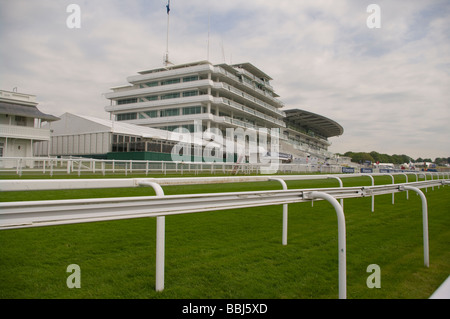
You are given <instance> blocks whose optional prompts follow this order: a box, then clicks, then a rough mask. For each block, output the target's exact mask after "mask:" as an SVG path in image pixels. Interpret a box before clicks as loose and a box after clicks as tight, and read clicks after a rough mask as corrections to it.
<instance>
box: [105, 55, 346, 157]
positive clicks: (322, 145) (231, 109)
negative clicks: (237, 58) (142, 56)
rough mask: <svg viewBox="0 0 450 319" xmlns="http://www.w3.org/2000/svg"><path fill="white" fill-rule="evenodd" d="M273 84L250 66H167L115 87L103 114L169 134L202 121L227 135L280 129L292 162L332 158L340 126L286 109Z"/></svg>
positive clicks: (282, 143) (204, 126)
mask: <svg viewBox="0 0 450 319" xmlns="http://www.w3.org/2000/svg"><path fill="white" fill-rule="evenodd" d="M271 80H272V78H271V77H270V76H269V75H267V74H266V73H264V72H263V71H261V70H260V69H259V68H257V67H255V66H254V65H252V64H251V63H241V64H233V65H229V64H225V63H223V64H217V65H213V64H212V63H210V62H208V61H200V62H193V63H187V64H181V65H167V66H165V67H162V68H156V69H151V70H146V71H141V72H138V74H137V75H132V76H129V77H128V78H127V82H128V84H126V85H123V86H119V87H114V88H112V89H111V90H112V92H109V93H106V94H105V96H106V98H107V99H109V100H110V105H108V106H106V107H105V110H106V111H107V112H109V113H110V119H111V120H112V121H117V122H123V123H129V124H134V125H139V126H146V127H150V128H156V129H160V130H166V131H174V130H180V129H184V130H185V131H189V132H195V131H196V129H197V128H198V123H201V130H202V131H206V130H208V129H215V130H219V131H220V132H221V133H222V136H223V137H225V136H226V132H227V129H229V128H232V129H239V128H241V129H244V130H258V129H261V128H265V129H269V132H272V131H271V130H272V129H279V135H278V136H277V138H278V137H279V142H280V143H279V146H280V149H279V150H280V153H284V155H287V156H288V158H289V161H300V162H302V161H306V162H307V161H308V159H311V158H316V159H323V160H324V159H326V158H330V157H332V156H333V155H332V154H331V153H330V152H328V147H329V146H330V145H331V144H330V142H329V141H328V138H330V137H333V136H339V135H342V134H343V128H342V126H341V125H339V124H338V123H336V122H335V121H333V120H331V119H328V118H326V117H323V116H321V115H318V114H315V113H311V112H308V111H304V110H299V109H286V110H284V104H283V102H281V101H280V100H279V95H278V94H277V93H276V92H275V90H274V88H273V86H272V85H271V83H270V81H271ZM269 135H270V134H269ZM270 139H271V138H270V136H269V138H268V143H270V142H271V140H270ZM267 149H268V150H269V148H267Z"/></svg>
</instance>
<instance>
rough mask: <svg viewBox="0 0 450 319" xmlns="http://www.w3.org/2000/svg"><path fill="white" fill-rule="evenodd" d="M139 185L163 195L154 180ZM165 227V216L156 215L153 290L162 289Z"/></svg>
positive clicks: (159, 186)
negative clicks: (148, 187)
mask: <svg viewBox="0 0 450 319" xmlns="http://www.w3.org/2000/svg"><path fill="white" fill-rule="evenodd" d="M139 185H141V186H150V187H152V188H153V189H154V191H155V193H156V196H159V197H163V196H164V190H163V189H162V187H161V185H159V184H157V183H155V182H140V183H139ZM165 228H166V217H165V216H158V217H156V275H155V277H156V279H155V290H156V291H163V290H164V251H165V232H166V230H165Z"/></svg>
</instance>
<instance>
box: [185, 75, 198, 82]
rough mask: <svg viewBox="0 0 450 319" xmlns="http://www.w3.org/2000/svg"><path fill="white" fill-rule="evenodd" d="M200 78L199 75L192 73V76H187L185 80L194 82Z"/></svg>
mask: <svg viewBox="0 0 450 319" xmlns="http://www.w3.org/2000/svg"><path fill="white" fill-rule="evenodd" d="M197 80H198V75H191V76H186V77H184V78H183V82H192V81H197Z"/></svg>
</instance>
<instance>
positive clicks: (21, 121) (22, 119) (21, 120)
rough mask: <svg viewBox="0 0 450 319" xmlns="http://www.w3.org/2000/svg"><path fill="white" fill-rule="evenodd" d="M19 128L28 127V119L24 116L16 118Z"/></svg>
mask: <svg viewBox="0 0 450 319" xmlns="http://www.w3.org/2000/svg"><path fill="white" fill-rule="evenodd" d="M16 125H17V126H27V118H26V117H24V116H16Z"/></svg>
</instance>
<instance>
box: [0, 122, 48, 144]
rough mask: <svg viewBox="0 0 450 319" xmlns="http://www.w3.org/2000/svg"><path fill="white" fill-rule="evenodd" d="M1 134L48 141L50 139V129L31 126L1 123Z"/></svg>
mask: <svg viewBox="0 0 450 319" xmlns="http://www.w3.org/2000/svg"><path fill="white" fill-rule="evenodd" d="M0 136H1V137H8V138H19V139H28V140H39V141H48V140H49V139H50V130H48V129H43V128H34V127H29V126H16V125H4V124H0Z"/></svg>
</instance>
